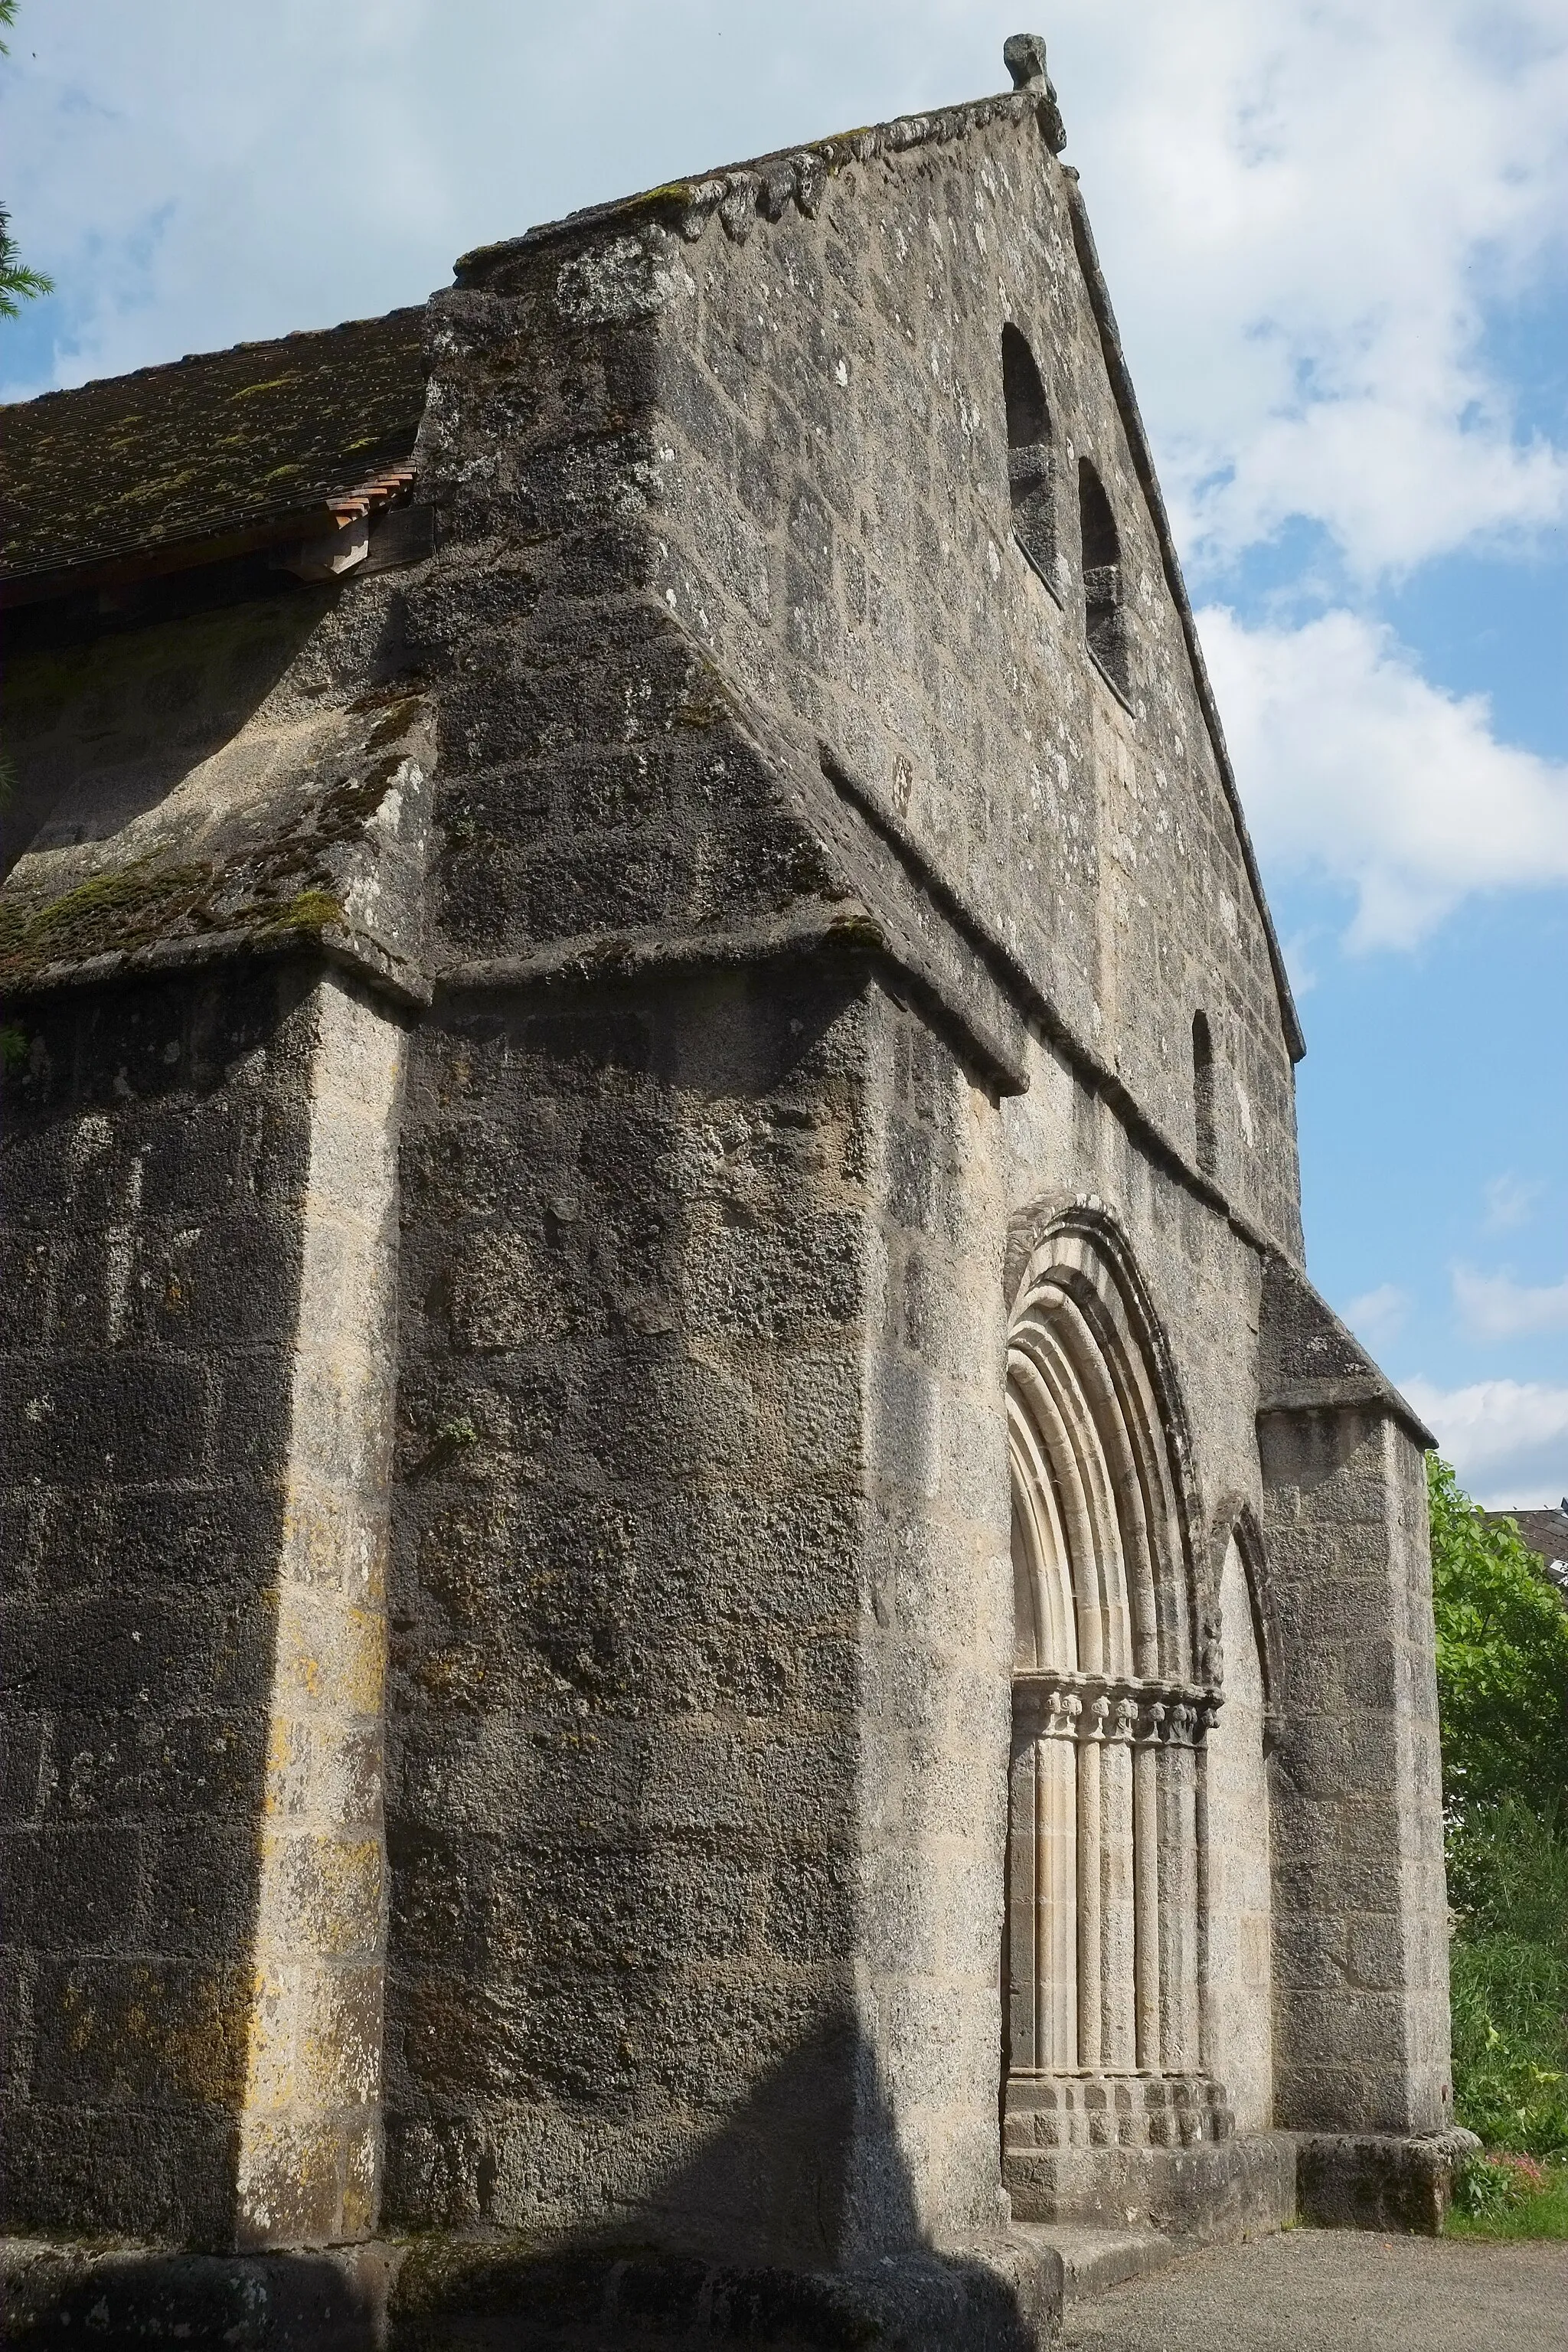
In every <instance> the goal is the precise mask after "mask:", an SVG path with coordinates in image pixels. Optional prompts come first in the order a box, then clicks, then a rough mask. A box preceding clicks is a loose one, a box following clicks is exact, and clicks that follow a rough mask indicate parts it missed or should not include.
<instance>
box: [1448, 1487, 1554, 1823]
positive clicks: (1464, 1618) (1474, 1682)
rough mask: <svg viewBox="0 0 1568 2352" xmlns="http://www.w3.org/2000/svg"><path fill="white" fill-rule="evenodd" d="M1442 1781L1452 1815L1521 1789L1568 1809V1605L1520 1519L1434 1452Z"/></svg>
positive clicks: (1549, 1806) (1547, 1805)
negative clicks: (1498, 1512)
mask: <svg viewBox="0 0 1568 2352" xmlns="http://www.w3.org/2000/svg"><path fill="white" fill-rule="evenodd" d="M1427 1495H1428V1501H1429V1505H1430V1509H1431V1516H1432V1597H1433V1606H1434V1610H1435V1612H1436V1622H1437V1695H1438V1705H1439V1710H1440V1714H1441V1717H1442V1726H1443V1793H1444V1796H1445V1798H1446V1800H1447V1805H1448V1810H1449V1817H1450V1820H1452V1821H1456V1822H1457V1821H1459V1820H1461V1819H1462V1818H1463V1817H1464V1816H1465V1815H1466V1814H1467V1813H1468V1811H1471V1810H1472V1809H1473V1808H1474V1807H1475V1806H1477V1805H1479V1804H1484V1803H1489V1802H1500V1801H1502V1800H1503V1799H1505V1798H1510V1797H1513V1798H1518V1799H1519V1800H1520V1801H1521V1803H1523V1804H1524V1805H1525V1806H1527V1807H1528V1808H1529V1810H1530V1811H1531V1812H1533V1813H1534V1814H1535V1815H1536V1816H1537V1818H1538V1819H1540V1820H1542V1821H1546V1822H1551V1821H1554V1820H1556V1819H1558V1818H1559V1817H1560V1816H1563V1815H1568V1609H1564V1607H1563V1601H1562V1599H1561V1597H1560V1596H1559V1594H1558V1593H1557V1591H1556V1590H1555V1589H1554V1587H1553V1586H1552V1585H1551V1584H1550V1583H1549V1582H1548V1581H1547V1580H1546V1578H1545V1576H1544V1575H1543V1574H1542V1570H1541V1568H1540V1565H1539V1563H1538V1562H1537V1560H1536V1558H1535V1555H1534V1554H1533V1552H1531V1550H1530V1549H1528V1547H1527V1546H1526V1545H1525V1544H1523V1543H1522V1542H1521V1540H1520V1537H1519V1534H1518V1531H1517V1529H1516V1528H1513V1527H1512V1526H1511V1524H1509V1523H1506V1522H1505V1523H1504V1524H1502V1525H1500V1526H1492V1525H1489V1524H1488V1521H1487V1519H1486V1517H1485V1516H1484V1514H1483V1513H1482V1512H1480V1511H1479V1510H1478V1509H1477V1507H1476V1506H1475V1505H1474V1504H1473V1503H1472V1502H1471V1501H1470V1498H1469V1496H1468V1495H1467V1494H1466V1493H1465V1492H1464V1490H1463V1488H1462V1487H1461V1486H1459V1483H1458V1480H1457V1478H1456V1477H1455V1475H1454V1473H1453V1471H1452V1470H1451V1469H1450V1468H1449V1466H1448V1465H1447V1463H1446V1462H1439V1461H1437V1460H1436V1459H1435V1458H1430V1457H1429V1459H1428V1463H1427Z"/></svg>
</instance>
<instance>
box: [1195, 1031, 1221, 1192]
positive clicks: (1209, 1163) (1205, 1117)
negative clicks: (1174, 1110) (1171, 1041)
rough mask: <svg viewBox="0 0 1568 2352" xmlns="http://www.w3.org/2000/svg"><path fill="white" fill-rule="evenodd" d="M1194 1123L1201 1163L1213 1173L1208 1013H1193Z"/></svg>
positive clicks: (1211, 1055)
mask: <svg viewBox="0 0 1568 2352" xmlns="http://www.w3.org/2000/svg"><path fill="white" fill-rule="evenodd" d="M1193 1126H1194V1137H1195V1140H1196V1144H1197V1154H1198V1166H1199V1167H1200V1168H1201V1169H1202V1170H1203V1172H1204V1174H1205V1176H1212V1175H1213V1174H1214V1171H1215V1161H1216V1159H1217V1157H1218V1153H1217V1150H1216V1146H1215V1097H1214V1037H1213V1034H1211V1032H1210V1029H1209V1020H1208V1014H1207V1013H1194V1015H1193Z"/></svg>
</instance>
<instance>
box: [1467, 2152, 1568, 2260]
mask: <svg viewBox="0 0 1568 2352" xmlns="http://www.w3.org/2000/svg"><path fill="white" fill-rule="evenodd" d="M1524 2161H1525V2163H1528V2162H1529V2159H1528V2158H1526V2159H1525V2160H1524ZM1444 2234H1445V2236H1447V2237H1450V2238H1481V2239H1486V2240H1489V2241H1490V2242H1492V2243H1494V2244H1500V2243H1507V2242H1518V2241H1520V2240H1521V2239H1537V2240H1541V2239H1553V2240H1560V2241H1561V2240H1568V2163H1564V2164H1545V2165H1539V2166H1534V2167H1531V2170H1530V2171H1526V2170H1525V2169H1524V2167H1523V2165H1522V2164H1521V2163H1520V2162H1519V2161H1518V2160H1517V2159H1515V2160H1512V2161H1510V2159H1509V2158H1495V2157H1485V2156H1482V2157H1478V2158H1475V2159H1474V2161H1473V2162H1472V2163H1470V2164H1468V2165H1467V2166H1466V2168H1465V2170H1464V2173H1463V2175H1462V2176H1461V2178H1460V2181H1459V2189H1458V2196H1457V2197H1456V2199H1455V2200H1454V2204H1453V2206H1452V2208H1451V2210H1450V2211H1449V2214H1448V2218H1447V2221H1446V2222H1445V2224H1444Z"/></svg>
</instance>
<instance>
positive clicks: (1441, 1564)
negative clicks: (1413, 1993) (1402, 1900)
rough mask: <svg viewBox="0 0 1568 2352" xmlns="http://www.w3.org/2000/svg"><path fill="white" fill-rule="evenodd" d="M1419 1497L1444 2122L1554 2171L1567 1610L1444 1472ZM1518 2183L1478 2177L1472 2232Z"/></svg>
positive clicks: (1566, 1946) (1567, 1792)
mask: <svg viewBox="0 0 1568 2352" xmlns="http://www.w3.org/2000/svg"><path fill="white" fill-rule="evenodd" d="M1427 1490H1428V1497H1429V1502H1430V1507H1431V1517H1432V1587H1433V1601H1434V1607H1435V1612H1436V1624H1437V1692H1438V1703H1439V1708H1440V1712H1441V1717H1442V1731H1443V1788H1444V1796H1445V1799H1446V1801H1447V1831H1448V1840H1447V1845H1448V1893H1449V1899H1450V1901H1451V1903H1452V1905H1453V1906H1454V1938H1453V1943H1452V1947H1451V1949H1450V1954H1449V1985H1450V1991H1451V1995H1452V2002H1453V2020H1454V2094H1455V2114H1456V2117H1457V2119H1458V2122H1460V2123H1462V2124H1468V2126H1469V2127H1470V2129H1471V2130H1472V2131H1476V2132H1479V2135H1480V2137H1481V2138H1482V2140H1483V2141H1484V2142H1485V2143H1486V2146H1487V2147H1488V2148H1489V2149H1493V2150H1499V2149H1508V2150H1512V2151H1515V2152H1516V2153H1517V2154H1519V2155H1521V2156H1525V2155H1528V2156H1531V2157H1533V2158H1542V2157H1562V2156H1568V1610H1565V1609H1564V1608H1563V1602H1562V1600H1561V1598H1560V1597H1559V1595H1558V1593H1557V1591H1556V1590H1555V1589H1554V1587H1553V1586H1552V1585H1551V1584H1550V1583H1549V1582H1548V1581H1547V1580H1546V1578H1545V1577H1544V1576H1543V1575H1542V1571H1541V1569H1540V1566H1539V1564H1538V1562H1537V1561H1536V1559H1535V1556H1534V1554H1533V1553H1532V1552H1531V1551H1530V1550H1529V1549H1528V1548H1527V1546H1525V1545H1524V1544H1523V1543H1521V1540H1520V1538H1519V1534H1518V1530H1517V1529H1516V1528H1512V1527H1511V1526H1510V1525H1508V1524H1507V1523H1506V1522H1505V1523H1503V1524H1501V1525H1497V1526H1493V1525H1489V1523H1488V1521H1487V1519H1486V1517H1485V1516H1484V1515H1483V1514H1482V1513H1481V1512H1480V1511H1479V1510H1478V1509H1477V1508H1476V1507H1475V1505H1474V1504H1473V1503H1472V1502H1471V1501H1470V1499H1469V1497H1468V1495H1466V1494H1465V1492H1464V1491H1463V1489H1462V1488H1461V1487H1460V1486H1459V1484H1458V1480H1457V1479H1456V1477H1455V1475H1454V1473H1453V1471H1452V1470H1451V1469H1450V1468H1449V1466H1448V1465H1447V1463H1446V1462H1439V1461H1436V1460H1435V1459H1432V1460H1429V1461H1428V1464H1427ZM1523 2178H1524V2176H1522V2175H1520V2176H1519V2179H1513V2178H1512V2176H1511V2175H1510V2179H1502V2178H1501V2176H1497V2177H1494V2175H1493V2173H1492V2172H1490V2171H1488V2170H1485V2169H1484V2168H1479V2169H1478V2170H1477V2173H1476V2178H1475V2181H1474V2184H1473V2189H1474V2199H1479V2200H1481V2202H1480V2203H1476V2204H1474V2210H1472V2211H1471V2213H1470V2217H1469V2218H1470V2221H1471V2223H1472V2225H1474V2226H1475V2227H1477V2228H1480V2227H1482V2226H1483V2225H1484V2226H1487V2227H1493V2226H1496V2227H1501V2226H1502V2224H1501V2220H1500V2215H1501V2212H1502V2206H1501V2205H1500V2204H1499V2205H1498V2210H1497V2212H1492V2211H1491V2210H1490V2208H1489V2207H1487V2206H1486V2203H1485V2200H1487V2199H1490V2200H1492V2202H1493V2203H1494V2204H1498V2200H1504V2201H1505V2202H1506V2200H1505V2199H1504V2192H1505V2191H1507V2194H1508V2197H1510V2198H1513V2199H1514V2201H1515V2202H1517V2194H1516V2192H1517V2191H1519V2188H1520V2181H1521V2180H1522V2179H1523ZM1510 2180H1511V2181H1512V2186H1511V2187H1510ZM1533 2193H1534V2192H1533V2191H1532V2194H1533ZM1560 2193H1561V2191H1560V2189H1553V2191H1552V2194H1553V2195H1560ZM1472 2201H1473V2200H1472ZM1483 2208H1484V2209H1485V2210H1483ZM1510 2210H1511V2208H1510Z"/></svg>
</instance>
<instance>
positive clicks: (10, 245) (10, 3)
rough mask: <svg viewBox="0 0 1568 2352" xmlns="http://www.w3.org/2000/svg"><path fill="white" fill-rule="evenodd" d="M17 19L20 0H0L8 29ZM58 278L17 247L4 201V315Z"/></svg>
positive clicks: (0, 304) (0, 227) (0, 312)
mask: <svg viewBox="0 0 1568 2352" xmlns="http://www.w3.org/2000/svg"><path fill="white" fill-rule="evenodd" d="M15 23H16V0H0V25H4V26H5V28H6V30H7V31H9V30H10V28H11V26H13V25H14V24H15ZM9 55H10V49H9V47H8V46H7V44H6V43H5V41H3V40H0V58H4V57H8V56H9ZM54 290H55V281H54V279H53V278H46V277H45V275H44V273H43V271H42V270H41V269H29V268H27V265H26V262H25V261H24V260H23V259H22V257H21V255H20V254H19V253H18V252H17V250H16V238H15V237H14V236H12V234H11V215H10V214H9V213H8V212H7V211H6V209H5V205H0V319H14V318H15V317H16V313H17V311H18V310H20V309H21V307H22V304H23V303H24V302H26V301H30V300H31V299H32V298H33V296H34V295H35V294H52V293H53V292H54Z"/></svg>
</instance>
